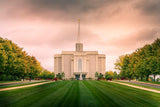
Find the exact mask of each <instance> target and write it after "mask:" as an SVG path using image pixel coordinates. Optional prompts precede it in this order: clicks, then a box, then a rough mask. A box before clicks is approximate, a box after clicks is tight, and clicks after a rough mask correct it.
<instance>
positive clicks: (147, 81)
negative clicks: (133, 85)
mask: <svg viewBox="0 0 160 107" xmlns="http://www.w3.org/2000/svg"><path fill="white" fill-rule="evenodd" d="M139 82H145V83H152V84H159V85H160V82H154V81H139Z"/></svg>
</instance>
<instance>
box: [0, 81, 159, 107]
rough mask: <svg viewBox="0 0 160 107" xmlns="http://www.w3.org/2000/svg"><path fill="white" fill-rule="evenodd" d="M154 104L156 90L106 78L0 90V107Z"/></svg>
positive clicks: (91, 106)
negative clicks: (148, 89) (145, 89)
mask: <svg viewBox="0 0 160 107" xmlns="http://www.w3.org/2000/svg"><path fill="white" fill-rule="evenodd" d="M3 106H5V107H7V106H14V107H23V106H28V107H39V106H40V107H44V106H53V107H62V106H63V107H86V106H87V107H89V106H90V107H108V106H110V107H118V106H121V107H136V106H137V107H142V106H143V107H148V106H152V107H154V106H155V107H158V106H160V94H157V93H152V92H148V91H144V90H139V89H135V88H131V87H128V86H123V85H120V84H116V83H111V82H107V81H57V82H53V83H47V84H43V85H39V86H34V87H28V88H22V89H16V90H10V91H1V92H0V107H3Z"/></svg>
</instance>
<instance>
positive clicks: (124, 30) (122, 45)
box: [0, 0, 160, 71]
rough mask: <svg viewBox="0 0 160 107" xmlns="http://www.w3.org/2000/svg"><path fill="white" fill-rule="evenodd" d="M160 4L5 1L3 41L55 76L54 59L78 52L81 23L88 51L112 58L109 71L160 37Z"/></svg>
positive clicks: (85, 0) (0, 16)
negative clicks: (76, 50)
mask: <svg viewBox="0 0 160 107" xmlns="http://www.w3.org/2000/svg"><path fill="white" fill-rule="evenodd" d="M159 5H160V1H159V0H147V1H146V0H1V1H0V7H1V9H0V13H1V14H0V23H1V26H0V34H1V35H0V36H2V37H3V38H8V39H11V40H13V42H15V43H17V44H18V45H19V46H20V47H23V48H24V50H25V51H27V52H28V54H30V55H34V56H35V57H36V58H37V59H38V60H39V61H40V62H41V64H42V66H43V67H44V68H46V69H48V70H51V71H53V70H54V58H53V57H54V54H59V53H61V51H62V50H71V51H73V50H75V43H76V39H77V38H76V36H77V19H79V18H80V19H81V40H82V42H83V43H84V49H85V50H90V51H91V50H93V51H94V50H97V51H99V53H103V54H106V62H107V63H106V70H114V62H115V61H116V59H117V58H118V56H120V55H123V54H125V53H130V52H133V51H134V50H135V49H137V48H140V47H142V46H144V45H145V44H148V43H152V42H153V41H154V40H155V39H156V38H159V37H160V21H159V19H160V14H159V11H160V6H159Z"/></svg>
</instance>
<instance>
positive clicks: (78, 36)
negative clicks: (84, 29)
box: [77, 19, 81, 43]
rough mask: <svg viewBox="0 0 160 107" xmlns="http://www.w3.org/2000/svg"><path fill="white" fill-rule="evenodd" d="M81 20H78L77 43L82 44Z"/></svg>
mask: <svg viewBox="0 0 160 107" xmlns="http://www.w3.org/2000/svg"><path fill="white" fill-rule="evenodd" d="M80 42H81V41H80V19H78V35H77V43H80Z"/></svg>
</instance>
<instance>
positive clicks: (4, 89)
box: [0, 81, 53, 91]
mask: <svg viewBox="0 0 160 107" xmlns="http://www.w3.org/2000/svg"><path fill="white" fill-rule="evenodd" d="M50 82H53V81H47V82H42V83H35V84H31V85H24V86H17V87H10V88H3V89H0V91H6V90H12V89H19V88H25V87H31V86H36V85H42V84H46V83H50Z"/></svg>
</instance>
